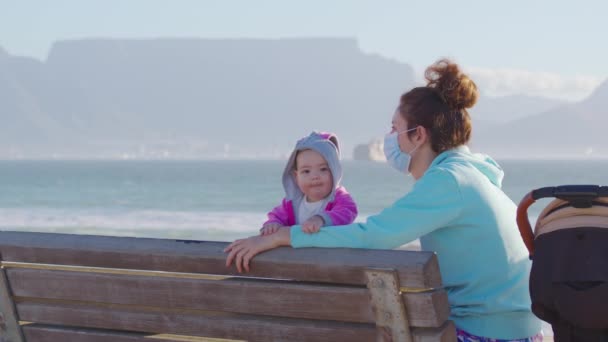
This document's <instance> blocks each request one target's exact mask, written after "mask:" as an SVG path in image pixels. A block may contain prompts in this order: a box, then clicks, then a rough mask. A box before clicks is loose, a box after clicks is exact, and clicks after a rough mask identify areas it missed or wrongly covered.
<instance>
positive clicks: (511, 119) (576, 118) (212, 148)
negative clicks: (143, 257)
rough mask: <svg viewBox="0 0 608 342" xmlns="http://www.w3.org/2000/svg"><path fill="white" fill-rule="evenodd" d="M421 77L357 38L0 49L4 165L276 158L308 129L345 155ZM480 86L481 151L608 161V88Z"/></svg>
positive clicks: (85, 42) (74, 43)
mask: <svg viewBox="0 0 608 342" xmlns="http://www.w3.org/2000/svg"><path fill="white" fill-rule="evenodd" d="M465 71H467V70H466V67H465ZM419 74H420V71H414V68H413V67H412V66H410V65H409V64H407V63H405V62H401V61H397V60H395V59H391V58H387V57H384V56H382V55H380V54H376V53H368V52H364V51H363V50H362V49H361V48H360V46H359V42H358V41H357V40H356V39H355V38H352V39H351V38H293V39H171V38H165V39H79V40H62V41H57V42H56V43H55V44H53V46H52V47H51V49H50V51H49V53H48V57H47V58H46V59H37V58H34V57H24V56H17V55H13V54H12V53H11V52H10V51H8V50H7V49H1V48H0V119H2V121H3V123H4V124H3V125H1V126H0V158H2V159H21V158H25V159H47V158H58V159H91V158H92V159H225V158H227V159H281V158H284V157H285V156H286V155H287V154H288V153H289V152H290V149H291V147H292V145H293V144H294V143H295V140H296V139H297V138H298V137H300V136H303V135H305V134H307V133H309V132H310V131H311V130H313V129H317V130H326V131H333V132H336V133H337V134H338V136H339V137H340V138H341V142H342V155H343V157H345V158H351V157H352V155H353V149H354V148H355V146H356V145H358V144H367V143H369V142H370V141H372V140H373V139H379V138H381V137H382V136H383V135H384V134H385V133H386V132H388V130H389V129H390V119H391V115H392V113H393V111H394V109H395V107H396V105H397V103H398V100H399V96H400V95H401V94H402V93H403V92H404V91H407V90H408V89H410V88H411V87H413V86H416V85H421V84H422V80H421V77H420V75H419ZM472 76H474V73H472ZM473 78H474V79H475V77H473ZM478 83H479V86H480V91H481V94H482V96H481V98H480V99H479V101H478V104H477V106H475V107H474V108H473V109H472V110H470V113H471V116H472V117H473V123H474V131H473V139H472V142H471V145H472V147H473V149H474V150H476V151H480V152H484V153H488V154H491V155H494V156H496V157H498V158H506V157H511V158H605V157H608V143H606V140H605V138H604V137H605V130H606V127H608V115H606V114H607V113H606V108H607V107H608V82H606V81H604V82H602V83H600V85H599V86H598V87H596V88H595V90H594V91H593V92H592V93H591V95H589V96H586V97H584V98H583V99H582V100H576V101H573V100H563V99H555V98H546V97H540V96H532V95H527V94H516V95H509V96H500V97H499V96H489V95H488V94H490V93H491V90H490V89H486V88H484V87H483V83H480V82H478Z"/></svg>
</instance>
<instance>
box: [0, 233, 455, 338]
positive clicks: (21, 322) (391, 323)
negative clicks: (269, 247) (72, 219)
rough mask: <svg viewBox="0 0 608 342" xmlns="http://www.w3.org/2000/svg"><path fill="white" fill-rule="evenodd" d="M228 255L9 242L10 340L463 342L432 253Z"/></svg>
mask: <svg viewBox="0 0 608 342" xmlns="http://www.w3.org/2000/svg"><path fill="white" fill-rule="evenodd" d="M226 245H227V244H226V243H223V242H203V241H184V240H164V239H148V238H128V237H107V236H90V235H89V236H87V235H69V234H48V233H24V232H8V231H6V232H0V255H1V261H2V270H1V274H0V310H1V314H2V316H1V317H0V340H1V341H3V342H6V341H11V342H21V341H28V342H37V341H115V342H122V341H147V342H150V341H155V340H161V341H162V340H165V341H167V340H168V341H217V340H216V339H217V338H221V339H230V340H237V341H290V342H296V341H328V342H329V341H331V342H336V341H455V340H456V336H455V329H454V325H453V323H452V322H451V321H449V320H448V316H449V304H448V299H447V294H446V292H445V291H444V290H443V289H442V288H441V277H440V274H439V267H438V263H437V258H436V256H435V254H433V253H429V252H416V251H401V250H363V249H329V248H327V249H325V248H305V249H291V248H279V249H276V250H273V251H270V252H267V253H264V254H262V255H259V256H258V257H256V258H255V260H254V261H253V264H252V272H251V273H248V274H246V276H242V275H239V274H237V273H236V270H235V269H234V268H231V269H229V268H226V267H225V266H224V264H225V257H226V255H225V254H224V253H223V251H222V250H223V249H224V247H225V246H226ZM222 341H224V340H222Z"/></svg>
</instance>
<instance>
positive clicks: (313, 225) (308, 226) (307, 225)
mask: <svg viewBox="0 0 608 342" xmlns="http://www.w3.org/2000/svg"><path fill="white" fill-rule="evenodd" d="M323 223H325V221H323V218H322V217H321V216H318V215H315V216H313V217H311V218H309V219H308V220H306V221H304V223H302V231H303V232H304V233H307V234H313V233H316V232H318V231H319V229H321V227H322V226H323Z"/></svg>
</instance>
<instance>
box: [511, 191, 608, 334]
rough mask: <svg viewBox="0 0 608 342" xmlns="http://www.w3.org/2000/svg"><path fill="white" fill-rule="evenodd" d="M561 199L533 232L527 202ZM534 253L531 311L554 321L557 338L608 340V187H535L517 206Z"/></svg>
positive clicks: (520, 223)
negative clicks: (541, 199)
mask: <svg viewBox="0 0 608 342" xmlns="http://www.w3.org/2000/svg"><path fill="white" fill-rule="evenodd" d="M540 198H556V199H555V200H553V201H552V202H551V203H549V204H548V205H547V207H546V208H545V209H544V210H543V211H542V212H541V214H540V215H539V217H538V221H537V222H536V226H535V228H534V231H532V228H531V226H530V221H529V220H528V213H527V210H528V207H530V205H532V203H534V202H535V201H536V200H538V199H540ZM517 225H518V226H519V231H520V233H521V236H522V238H523V240H524V243H525V244H526V247H527V248H528V251H529V252H530V259H531V260H532V270H531V272H530V297H531V299H532V311H533V312H534V314H535V315H536V316H538V317H539V318H540V319H542V320H544V321H546V322H548V323H550V324H551V326H552V328H553V334H554V339H555V341H576V342H578V341H581V342H586V341H594V342H595V341H598V342H599V341H607V342H608V186H603V187H600V186H596V185H565V186H557V187H547V188H541V189H536V190H533V191H531V192H530V193H528V194H527V195H526V196H525V197H524V198H523V199H522V201H521V203H520V204H519V206H518V208H517Z"/></svg>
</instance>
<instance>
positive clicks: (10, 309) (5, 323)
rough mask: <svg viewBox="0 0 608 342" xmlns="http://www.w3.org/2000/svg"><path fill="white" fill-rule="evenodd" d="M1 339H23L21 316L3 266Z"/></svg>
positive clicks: (16, 341) (0, 273) (18, 341)
mask: <svg viewBox="0 0 608 342" xmlns="http://www.w3.org/2000/svg"><path fill="white" fill-rule="evenodd" d="M0 341H10V342H22V341H23V335H22V334H21V328H20V326H19V318H18V316H17V312H16V311H15V304H14V303H13V298H12V294H11V289H10V286H9V283H8V279H7V277H6V271H5V270H4V269H3V268H2V269H0Z"/></svg>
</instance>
